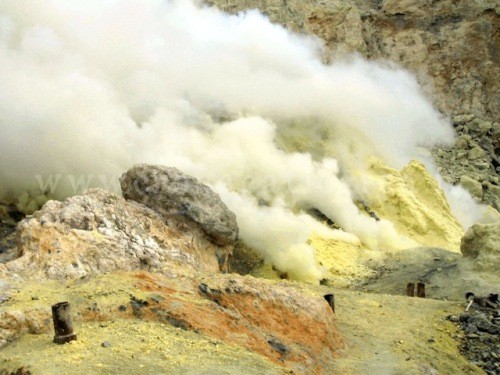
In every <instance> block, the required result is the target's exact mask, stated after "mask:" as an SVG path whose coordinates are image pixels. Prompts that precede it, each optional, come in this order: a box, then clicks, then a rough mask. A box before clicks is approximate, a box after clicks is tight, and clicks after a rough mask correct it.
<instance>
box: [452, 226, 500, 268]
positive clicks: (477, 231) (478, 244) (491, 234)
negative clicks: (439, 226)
mask: <svg viewBox="0 0 500 375" xmlns="http://www.w3.org/2000/svg"><path fill="white" fill-rule="evenodd" d="M460 251H461V252H462V254H463V256H465V257H469V258H473V259H474V264H475V266H476V268H478V269H480V270H483V271H488V270H489V271H492V272H498V269H500V222H496V223H493V224H474V225H473V226H472V227H470V228H469V230H468V231H467V233H465V235H464V236H463V238H462V243H461V245H460Z"/></svg>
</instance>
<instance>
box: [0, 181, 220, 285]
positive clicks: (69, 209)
mask: <svg viewBox="0 0 500 375" xmlns="http://www.w3.org/2000/svg"><path fill="white" fill-rule="evenodd" d="M17 245H18V254H17V257H18V258H17V259H15V260H13V261H10V262H8V263H6V264H5V268H6V269H7V270H8V271H10V272H11V273H16V274H19V275H21V276H25V277H36V276H39V277H44V278H50V279H57V278H80V277H83V276H87V275H92V274H98V273H105V272H110V271H115V270H126V271H132V270H149V271H155V272H165V270H167V269H168V268H169V267H170V264H182V265H183V266H184V267H186V269H189V270H196V271H204V272H218V271H219V269H220V264H219V263H220V262H219V259H226V258H227V256H224V253H225V250H223V249H221V248H220V247H219V246H216V245H214V244H213V243H212V242H211V241H210V240H209V239H208V238H207V237H206V235H205V234H204V232H203V231H202V230H201V229H200V228H199V227H198V226H197V225H196V224H194V223H190V222H186V221H183V220H178V219H177V218H175V217H171V218H169V219H168V220H167V221H166V220H165V218H164V217H162V216H160V215H159V214H158V213H156V212H155V211H153V210H151V209H149V208H147V207H145V206H142V205H140V204H138V203H136V202H134V201H125V200H124V199H123V198H121V197H118V196H116V195H114V194H111V193H109V192H106V191H104V190H101V189H91V190H89V191H87V192H86V193H85V194H84V195H81V196H75V197H71V198H68V199H66V200H65V201H63V202H59V201H49V202H47V203H46V204H45V205H44V206H43V208H42V209H41V210H40V211H37V212H35V213H34V215H33V216H32V217H29V218H26V219H24V220H23V221H21V222H20V224H19V226H18V232H17ZM0 271H1V270H0Z"/></svg>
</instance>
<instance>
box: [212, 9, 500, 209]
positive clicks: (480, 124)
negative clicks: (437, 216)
mask: <svg viewBox="0 0 500 375" xmlns="http://www.w3.org/2000/svg"><path fill="white" fill-rule="evenodd" d="M206 3H208V4H210V5H215V6H217V7H219V8H221V9H223V10H224V11H227V12H229V13H237V12H240V11H243V10H248V9H258V10H259V11H261V12H262V13H264V14H265V15H267V16H268V17H269V18H270V20H271V21H272V22H275V23H279V24H282V25H284V26H285V27H287V28H289V29H291V30H294V31H298V32H303V33H307V34H314V35H316V36H318V37H320V38H321V39H323V40H324V42H325V45H326V46H327V48H328V50H329V51H331V52H332V53H333V58H336V57H341V56H342V55H344V54H345V53H352V52H356V53H360V54H361V55H363V56H364V57H366V58H367V59H370V60H380V59H382V60H389V61H392V62H395V63H397V64H398V65H400V66H403V67H404V68H406V69H408V70H410V71H411V72H413V73H414V74H415V75H416V76H417V78H418V80H419V82H420V84H421V85H422V87H423V90H425V91H426V92H427V93H428V94H429V95H430V96H431V98H432V101H433V103H434V104H435V105H436V106H437V107H438V108H439V109H440V111H441V112H442V113H443V114H444V115H445V116H450V117H451V118H452V120H453V124H454V126H455V128H456V130H457V133H458V134H459V135H461V136H462V137H461V139H462V140H460V141H459V142H457V145H456V146H455V147H453V148H448V149H443V150H441V151H440V152H436V153H435V159H436V162H437V163H438V165H439V167H440V169H441V173H442V174H443V176H444V177H445V179H446V180H448V182H451V183H459V182H460V179H461V177H462V176H464V175H468V176H471V177H472V178H473V179H474V180H475V181H477V182H478V184H479V186H478V188H479V189H475V190H474V189H468V190H471V193H472V195H473V196H475V197H476V198H478V199H482V200H483V201H484V202H487V203H489V204H491V205H493V206H494V207H496V208H497V209H498V207H499V202H498V197H497V196H498V193H499V190H498V185H499V181H498V178H497V176H496V175H497V174H498V169H497V168H498V166H499V157H500V149H499V145H500V143H499V140H500V124H499V123H498V119H499V115H500V106H499V103H500V81H499V80H498V77H499V75H500V64H499V61H500V52H499V45H500V33H499V28H500V21H499V13H500V6H499V5H498V3H497V2H495V1H490V0H478V1H473V2H465V1H458V2H457V1H453V0H445V1H431V0H418V1H407V0H404V1H400V0H385V1H376V0H372V1H359V0H346V1H339V0H329V1H323V2H317V1H312V0H305V1H299V0H264V1H263V0H243V1H241V0H206ZM468 187H469V186H466V188H468Z"/></svg>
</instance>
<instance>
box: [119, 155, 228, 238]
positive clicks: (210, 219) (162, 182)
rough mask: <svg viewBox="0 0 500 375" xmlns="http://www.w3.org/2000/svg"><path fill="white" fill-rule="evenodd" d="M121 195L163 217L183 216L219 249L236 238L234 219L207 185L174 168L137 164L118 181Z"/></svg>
mask: <svg viewBox="0 0 500 375" xmlns="http://www.w3.org/2000/svg"><path fill="white" fill-rule="evenodd" d="M120 183H121V187H122V192H123V196H124V197H125V198H126V199H131V200H134V201H136V202H139V203H141V204H143V205H145V206H147V207H149V208H151V209H153V210H154V211H156V212H158V213H159V214H161V215H162V216H163V217H165V218H167V220H168V218H171V217H177V218H179V217H182V218H185V219H187V220H189V221H191V222H193V223H196V224H197V225H199V226H200V228H201V229H202V230H203V231H204V232H205V234H206V235H207V236H209V237H210V238H211V239H212V241H213V242H214V243H215V244H217V245H219V246H227V245H233V244H234V243H235V242H236V239H237V237H238V225H237V223H236V216H235V215H234V213H233V212H231V211H229V209H228V208H227V206H226V205H225V204H224V202H222V200H221V199H220V197H219V196H218V195H217V194H216V193H215V192H214V191H213V190H212V189H210V188H209V187H208V186H206V185H204V184H202V183H200V182H198V181H197V180H196V179H195V178H193V177H190V176H187V175H185V174H184V173H182V172H181V171H179V170H178V169H176V168H170V167H164V166H160V165H146V164H140V165H136V166H134V167H133V168H131V169H129V170H128V171H127V172H126V173H124V174H123V175H122V177H121V179H120Z"/></svg>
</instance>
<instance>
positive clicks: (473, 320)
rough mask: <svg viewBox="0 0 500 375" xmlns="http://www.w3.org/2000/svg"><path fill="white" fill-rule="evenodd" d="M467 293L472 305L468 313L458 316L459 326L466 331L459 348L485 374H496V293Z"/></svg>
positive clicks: (499, 338) (499, 344)
mask: <svg viewBox="0 0 500 375" xmlns="http://www.w3.org/2000/svg"><path fill="white" fill-rule="evenodd" d="M467 295H468V296H469V297H470V300H471V301H473V305H472V307H471V309H470V312H469V313H468V314H462V315H461V316H460V324H461V328H462V329H463V330H464V331H465V332H466V333H467V334H466V335H465V340H463V342H462V343H461V346H460V350H461V352H462V353H463V354H464V355H465V356H466V357H467V358H468V359H469V360H470V361H471V363H475V364H476V365H477V366H479V367H481V368H482V369H483V370H484V371H485V372H486V373H487V374H490V373H492V374H497V373H498V372H496V371H497V370H498V366H497V364H498V354H497V353H495V350H497V351H498V350H499V349H500V322H499V321H498V320H497V319H496V318H497V317H498V316H499V315H500V310H499V308H500V303H499V302H498V295H497V294H490V295H489V296H488V297H475V296H474V295H473V294H472V293H467ZM486 302H487V303H486ZM462 318H463V319H462ZM495 348H496V349H495ZM499 354H500V353H499Z"/></svg>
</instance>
